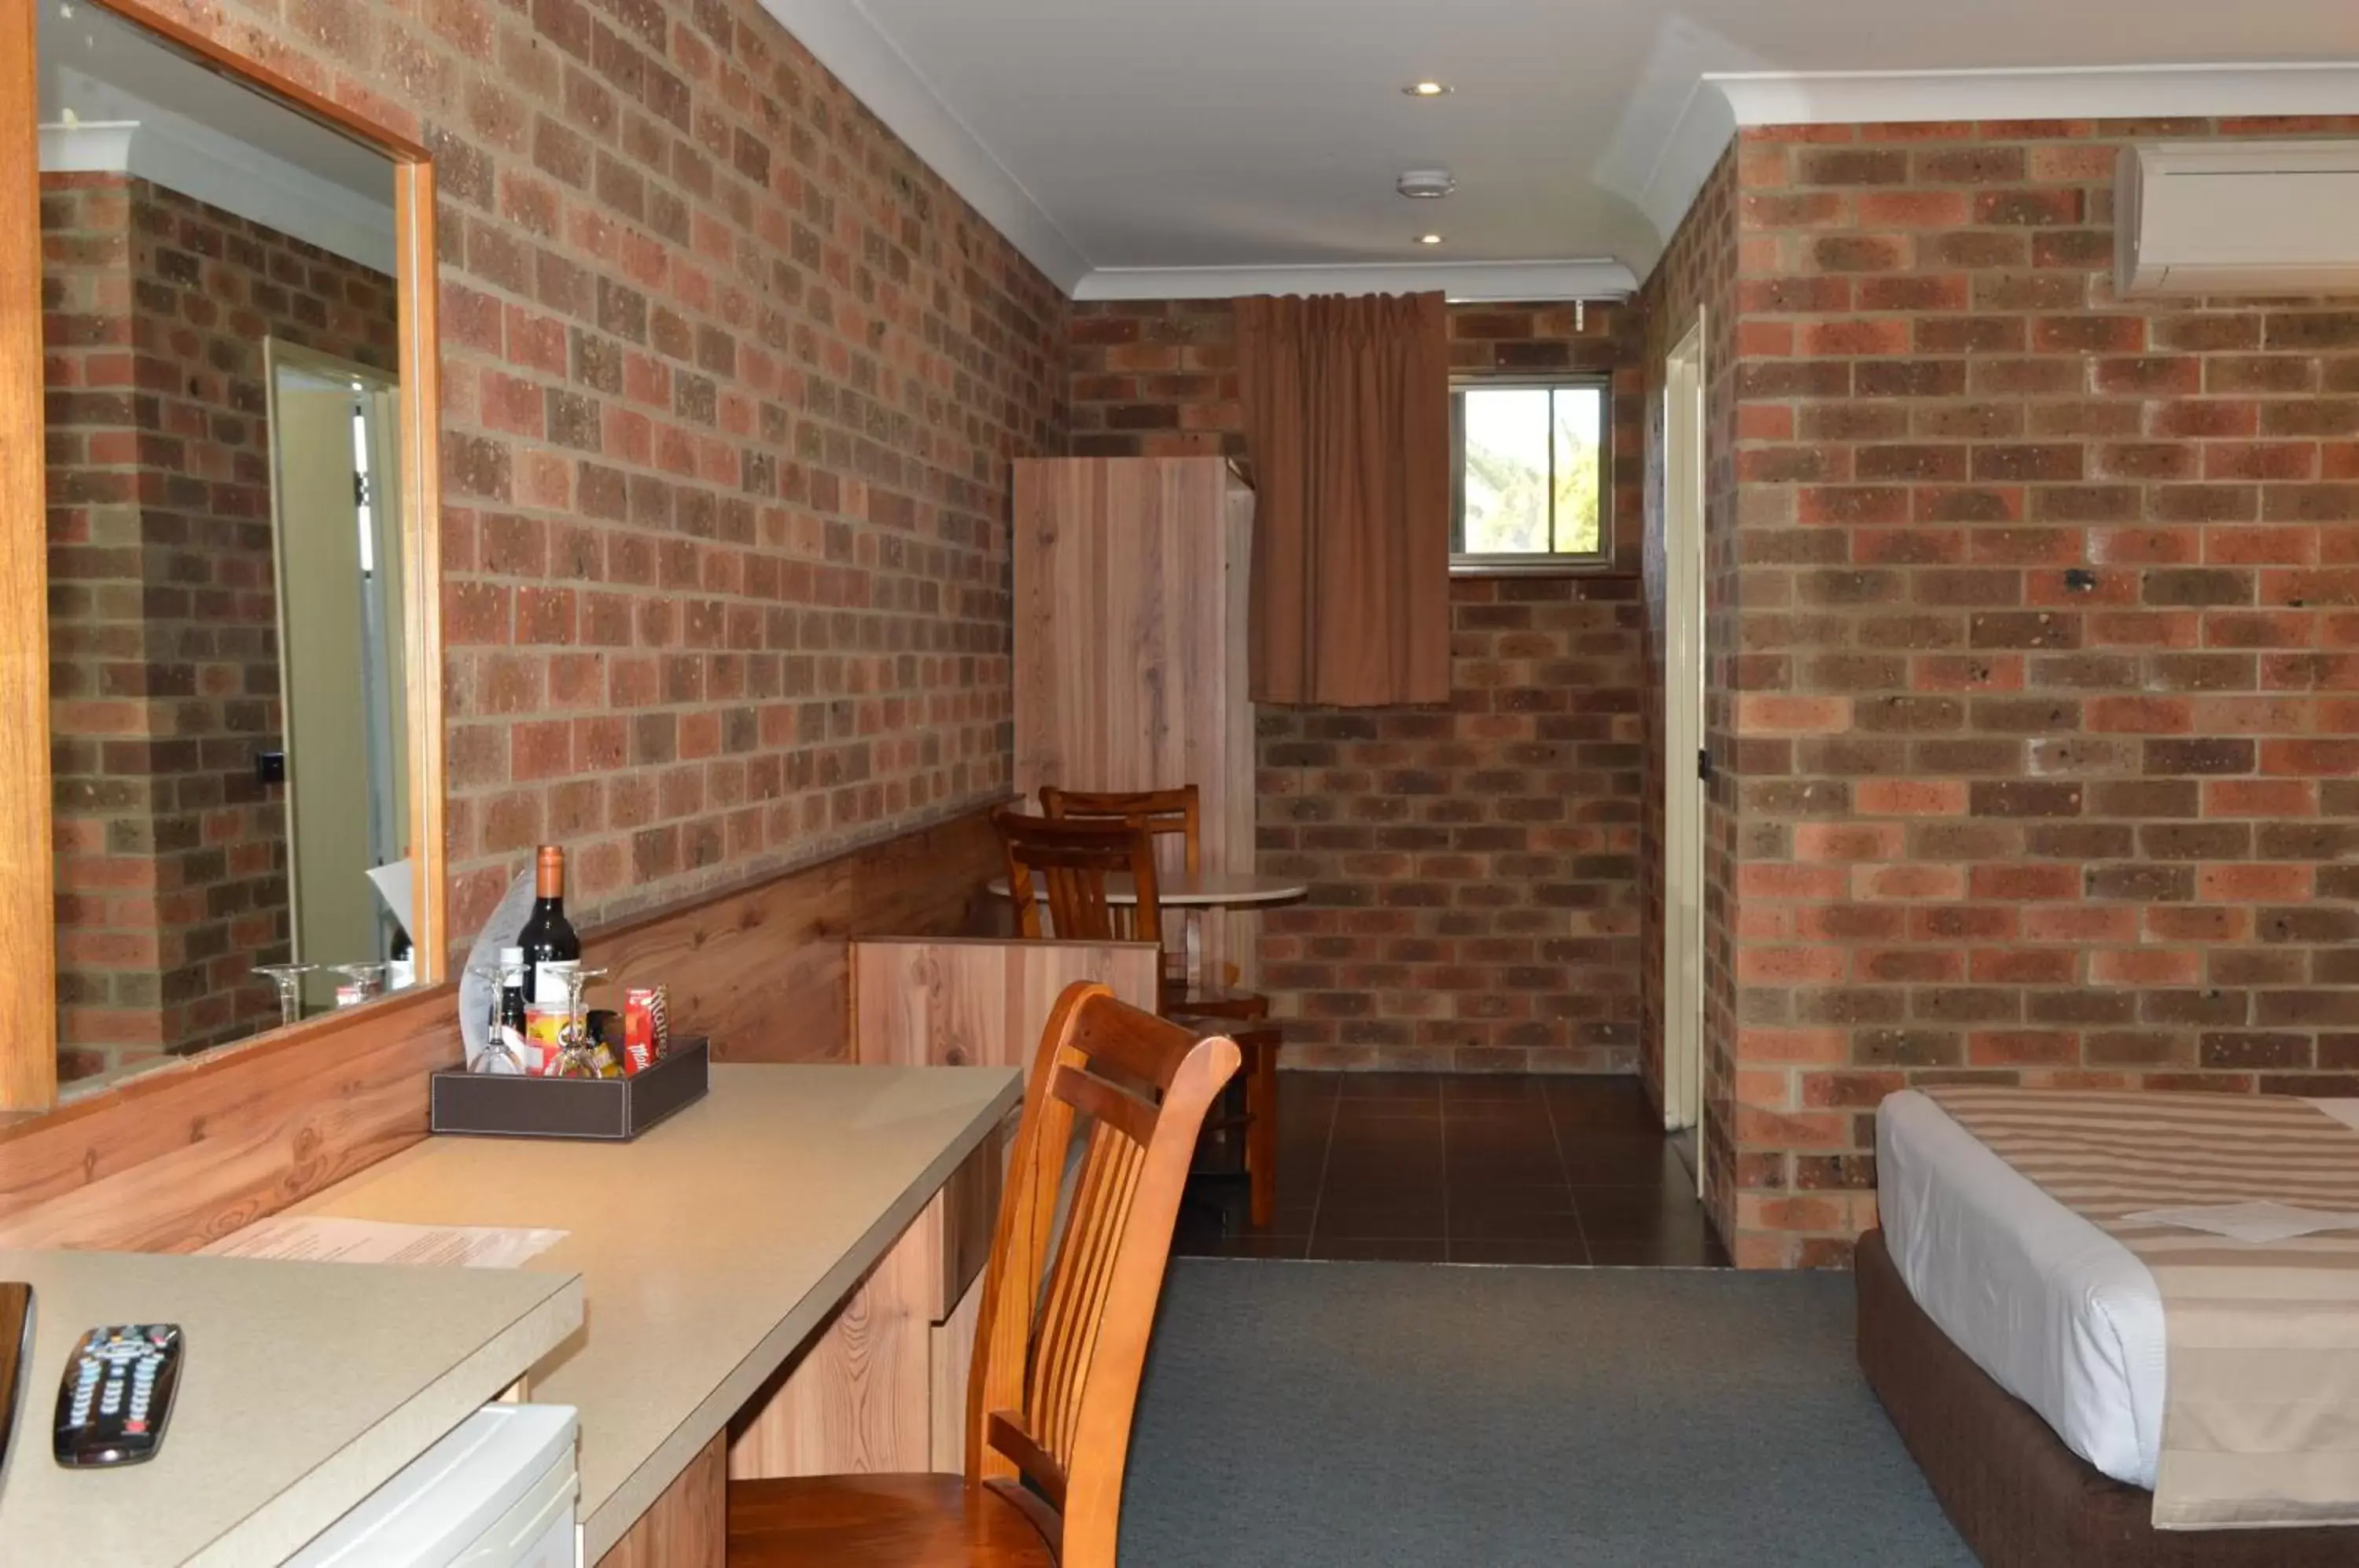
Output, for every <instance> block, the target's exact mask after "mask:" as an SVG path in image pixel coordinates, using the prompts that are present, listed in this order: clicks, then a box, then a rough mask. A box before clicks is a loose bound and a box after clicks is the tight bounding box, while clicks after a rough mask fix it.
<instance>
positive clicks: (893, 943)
mask: <svg viewBox="0 0 2359 1568" xmlns="http://www.w3.org/2000/svg"><path fill="white" fill-rule="evenodd" d="M850 963H851V966H852V993H853V1003H852V1033H853V1060H854V1061H856V1062H874V1063H880V1064H886V1065H899V1066H928V1065H931V1066H950V1067H959V1066H966V1067H1019V1068H1029V1067H1030V1066H1031V1065H1032V1056H1033V1053H1034V1052H1035V1051H1038V1050H1039V1048H1040V1031H1041V1030H1042V1029H1046V1028H1047V1027H1048V1026H1049V1009H1051V1008H1052V1007H1055V1006H1056V1004H1057V998H1058V997H1059V996H1061V995H1063V994H1064V990H1065V987H1066V986H1068V985H1071V984H1073V983H1074V982H1075V981H1077V980H1095V981H1100V982H1103V984H1105V985H1108V986H1110V987H1112V988H1113V991H1114V995H1115V996H1119V997H1121V998H1122V999H1123V1000H1124V1001H1125V1002H1128V1003H1130V1004H1131V1005H1132V1006H1133V1007H1145V1008H1147V1010H1148V1011H1149V1012H1152V1011H1154V1010H1155V1007H1156V984H1157V982H1156V967H1157V958H1156V950H1155V947H1154V945H1153V944H1152V943H1149V942H1016V941H998V940H995V939H991V938H980V937H978V938H959V939H951V940H947V941H941V940H937V941H925V940H908V939H897V938H890V937H880V938H875V939H863V940H859V941H855V942H853V943H851V957H850Z"/></svg>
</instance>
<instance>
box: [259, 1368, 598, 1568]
mask: <svg viewBox="0 0 2359 1568" xmlns="http://www.w3.org/2000/svg"><path fill="white" fill-rule="evenodd" d="M577 1428H578V1422H577V1421H575V1419H574V1411H573V1408H572V1407H571V1405H485V1406H484V1408H483V1409H482V1410H478V1411H476V1412H475V1413H474V1414H473V1415H472V1416H470V1417H468V1418H467V1420H466V1421H464V1422H463V1423H462V1425H461V1426H460V1427H459V1429H458V1430H457V1431H456V1432H452V1433H451V1435H450V1436H448V1437H446V1438H444V1439H443V1440H442V1441H441V1442H440V1443H436V1444H435V1445H434V1446H433V1447H432V1448H429V1449H428V1450H427V1451H426V1452H425V1453H424V1454H421V1455H419V1458H418V1459H417V1460H416V1461H414V1462H413V1463H412V1464H411V1465H409V1466H408V1468H407V1469H405V1470H403V1471H402V1472H401V1474H400V1475H396V1476H395V1477H394V1478H393V1479H392V1480H390V1481H387V1482H386V1484H385V1485H384V1486H379V1487H378V1488H377V1489H376V1490H375V1492H372V1493H370V1494H369V1496H368V1497H367V1498H366V1499H365V1500H364V1502H362V1504H361V1505H360V1506H359V1507H358V1508H354V1509H353V1511H352V1512H350V1513H348V1514H346V1515H345V1516H344V1517H343V1518H342V1519H338V1520H337V1521H336V1522H335V1523H334V1524H333V1525H332V1526H330V1527H329V1528H328V1530H326V1531H325V1532H324V1533H322V1534H321V1536H320V1537H319V1538H318V1539H317V1540H315V1541H312V1542H311V1544H310V1545H309V1546H307V1547H305V1548H304V1549H303V1550H302V1551H301V1552H298V1553H296V1554H295V1555H294V1556H293V1557H291V1558H289V1559H288V1568H580V1543H579V1538H578V1536H577V1534H576V1532H575V1530H574V1503H575V1501H576V1499H577V1498H578V1497H580V1495H581V1489H582V1486H581V1476H580V1475H579V1473H578V1472H577V1471H576V1470H575V1468H574V1438H575V1435H576V1432H577Z"/></svg>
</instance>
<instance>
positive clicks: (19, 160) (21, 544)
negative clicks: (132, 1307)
mask: <svg viewBox="0 0 2359 1568" xmlns="http://www.w3.org/2000/svg"><path fill="white" fill-rule="evenodd" d="M38 9H39V7H38V6H36V5H12V6H10V7H8V8H7V11H6V13H5V20H0V103H14V104H16V108H15V109H13V110H10V111H8V112H7V113H5V114H0V518H5V519H6V526H5V528H0V604H5V605H6V606H7V612H8V613H7V614H5V615H0V728H5V733H6V734H7V735H8V740H9V748H10V753H11V760H10V762H9V764H8V767H7V768H6V769H5V771H0V955H5V957H0V1018H6V1019H7V1020H8V1027H7V1033H6V1034H5V1036H0V1110H16V1111H41V1110H47V1109H48V1108H49V1103H50V1102H51V1101H52V1100H54V1099H56V1098H57V1088H58V1059H57V1038H58V1027H57V1016H58V999H57V963H56V953H57V910H56V908H55V906H54V902H53V898H52V895H51V889H50V882H51V877H52V876H53V874H54V873H53V868H52V866H51V865H50V861H49V615H48V604H49V530H48V529H47V528H44V527H43V526H42V518H43V517H45V516H46V515H47V505H46V502H45V501H44V499H43V495H42V490H43V474H42V464H43V457H42V431H43V414H42V387H41V224H40V189H39V188H40V156H39V146H38V138H37V136H36V132H35V127H34V124H33V122H34V121H35V120H36V119H37V118H38V115H36V114H31V113H29V112H28V107H27V106H28V105H30V104H33V103H38V101H39V94H38V92H37V91H36V87H37V83H36V82H35V72H34V63H33V60H34V44H33V38H34V17H35V16H36V14H37V13H38Z"/></svg>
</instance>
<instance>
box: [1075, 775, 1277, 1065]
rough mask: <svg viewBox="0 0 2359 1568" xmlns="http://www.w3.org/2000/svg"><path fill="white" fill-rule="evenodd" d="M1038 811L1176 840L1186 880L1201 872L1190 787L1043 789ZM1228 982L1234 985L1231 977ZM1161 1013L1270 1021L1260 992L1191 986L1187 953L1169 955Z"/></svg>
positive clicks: (1197, 810)
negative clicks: (1114, 824)
mask: <svg viewBox="0 0 2359 1568" xmlns="http://www.w3.org/2000/svg"><path fill="white" fill-rule="evenodd" d="M1040 811H1041V812H1042V814H1043V815H1045V816H1047V817H1048V818H1049V820H1050V821H1052V822H1129V823H1132V824H1133V825H1135V826H1136V827H1139V828H1142V829H1144V830H1145V831H1146V833H1147V836H1148V837H1149V838H1150V839H1161V838H1177V839H1179V840H1180V868H1181V869H1182V870H1184V871H1186V872H1187V874H1188V875H1189V876H1190V877H1195V876H1199V875H1201V873H1202V871H1203V869H1204V843H1203V813H1202V810H1201V805H1200V803H1199V800H1198V794H1197V789H1196V786H1194V785H1193V784H1182V785H1181V786H1180V787H1179V788H1178V789H1120V790H1087V789H1059V788H1057V787H1056V786H1055V785H1053V784H1044V785H1042V786H1041V788H1040ZM1175 958H1176V959H1177V961H1178V968H1177V970H1176V972H1175V970H1174V968H1173V962H1174V959H1175ZM1226 978H1228V979H1231V980H1234V978H1235V975H1234V971H1232V973H1231V974H1230V975H1228V976H1227V977H1226ZM1162 1010H1163V1011H1164V1012H1165V1013H1166V1014H1169V1015H1180V1014H1184V1015H1186V1016H1188V1017H1190V1018H1237V1019H1240V1020H1243V1021H1244V1022H1246V1023H1254V1022H1257V1021H1259V1020H1260V1019H1263V1018H1267V1017H1269V998H1268V997H1267V996H1263V995H1262V994H1261V993H1260V992H1258V991H1245V990H1240V989H1238V988H1236V987H1235V986H1234V985H1214V984H1205V983H1201V982H1198V981H1195V980H1193V979H1191V977H1190V975H1189V974H1188V959H1187V953H1185V952H1184V951H1182V952H1181V953H1178V954H1173V953H1168V952H1167V953H1165V954H1164V960H1163V1009H1162Z"/></svg>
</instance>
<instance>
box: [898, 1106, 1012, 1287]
mask: <svg viewBox="0 0 2359 1568" xmlns="http://www.w3.org/2000/svg"><path fill="white" fill-rule="evenodd" d="M1017 1119H1018V1113H1017V1112H1016V1111H1010V1112H1009V1113H1008V1114H1007V1117H1006V1120H1005V1121H1003V1122H1001V1123H1000V1124H999V1126H998V1127H995V1128H994V1129H992V1133H991V1136H990V1137H988V1138H984V1140H983V1142H981V1143H980V1144H977V1145H976V1146H975V1150H974V1152H973V1154H970V1155H968V1156H967V1157H966V1160H965V1162H964V1163H963V1164H962V1165H961V1166H960V1167H959V1168H958V1169H957V1170H956V1171H952V1172H951V1179H950V1180H949V1181H946V1182H944V1183H943V1185H942V1190H941V1191H940V1192H937V1193H935V1194H934V1201H933V1202H932V1203H928V1204H927V1205H926V1212H925V1214H923V1215H921V1216H920V1217H919V1221H918V1225H917V1229H918V1232H919V1236H921V1237H922V1238H923V1239H922V1241H921V1243H920V1245H921V1246H922V1247H924V1249H925V1255H926V1258H928V1260H929V1263H930V1264H931V1265H932V1267H933V1268H934V1269H935V1274H934V1278H933V1279H932V1281H931V1282H930V1284H929V1287H928V1289H927V1292H926V1312H927V1315H928V1318H929V1321H930V1322H933V1323H948V1322H949V1321H950V1318H951V1313H952V1312H956V1311H957V1310H958V1305H959V1301H960V1300H961V1299H962V1298H963V1297H964V1296H965V1295H966V1293H967V1288H968V1287H969V1286H971V1285H973V1283H974V1281H975V1280H976V1279H978V1278H980V1277H981V1276H982V1273H983V1270H984V1265H985V1264H987V1263H989V1262H990V1261H991V1239H992V1236H993V1234H994V1233H995V1230H996V1229H997V1227H998V1225H999V1196H1000V1192H1001V1190H1002V1189H1003V1188H1004V1187H1005V1186H1006V1176H1007V1153H1008V1149H1010V1148H1011V1147H1012V1146H1013V1144H1014V1143H1015V1139H1016V1121H1017Z"/></svg>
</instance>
